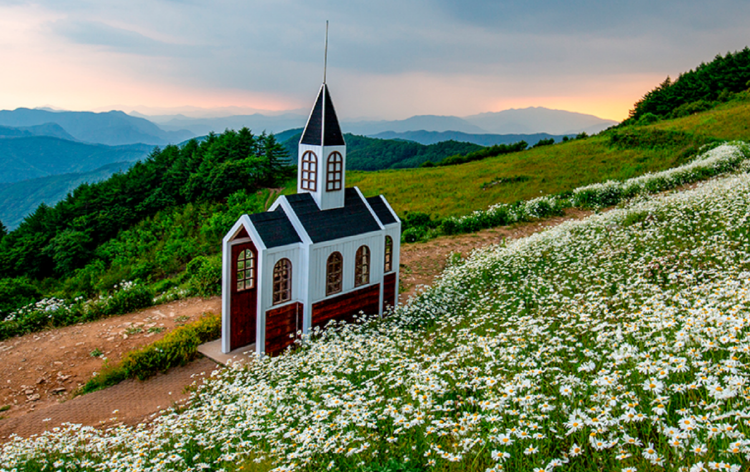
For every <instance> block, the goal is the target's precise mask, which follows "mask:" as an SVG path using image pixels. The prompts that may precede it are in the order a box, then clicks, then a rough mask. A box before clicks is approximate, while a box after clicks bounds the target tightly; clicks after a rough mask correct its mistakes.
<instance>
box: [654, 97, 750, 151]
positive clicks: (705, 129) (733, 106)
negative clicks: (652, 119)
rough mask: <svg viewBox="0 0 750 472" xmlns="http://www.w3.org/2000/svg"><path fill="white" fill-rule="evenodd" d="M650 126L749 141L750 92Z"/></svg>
mask: <svg viewBox="0 0 750 472" xmlns="http://www.w3.org/2000/svg"><path fill="white" fill-rule="evenodd" d="M652 127H653V128H654V129H661V130H671V131H677V130H679V131H684V132H687V133H692V134H695V135H698V136H711V137H715V138H719V139H742V140H745V141H750V93H748V92H744V93H741V94H738V95H737V96H735V97H734V99H732V100H730V101H728V102H726V103H722V104H720V105H717V106H716V107H715V108H713V109H711V110H707V111H704V112H701V113H696V114H693V115H690V116H686V117H683V118H678V119H675V120H665V121H660V122H657V123H654V124H653V125H652Z"/></svg>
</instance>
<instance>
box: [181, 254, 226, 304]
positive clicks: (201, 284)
mask: <svg viewBox="0 0 750 472" xmlns="http://www.w3.org/2000/svg"><path fill="white" fill-rule="evenodd" d="M186 272H187V273H188V274H189V275H190V288H191V289H192V290H193V291H194V292H195V293H196V294H198V295H200V296H201V297H210V296H213V295H219V294H221V256H220V255H219V256H215V257H210V258H209V257H203V256H200V257H196V258H195V259H193V260H192V261H190V263H189V264H188V266H187V268H186Z"/></svg>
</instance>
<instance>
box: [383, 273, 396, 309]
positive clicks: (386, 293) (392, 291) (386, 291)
mask: <svg viewBox="0 0 750 472" xmlns="http://www.w3.org/2000/svg"><path fill="white" fill-rule="evenodd" d="M397 295H398V291H397V290H396V273H395V272H393V273H390V274H385V277H383V313H385V312H386V311H387V310H388V308H390V307H393V306H396V296H397Z"/></svg>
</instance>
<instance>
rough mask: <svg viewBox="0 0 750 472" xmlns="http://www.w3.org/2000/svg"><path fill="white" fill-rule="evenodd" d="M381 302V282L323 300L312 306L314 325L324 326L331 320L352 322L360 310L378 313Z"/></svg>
mask: <svg viewBox="0 0 750 472" xmlns="http://www.w3.org/2000/svg"><path fill="white" fill-rule="evenodd" d="M379 303H380V284H375V285H371V286H369V287H365V288H362V289H359V290H355V291H354V292H349V293H345V294H343V295H339V296H338V297H334V298H329V299H327V300H322V301H320V302H318V303H316V304H314V305H313V306H312V326H313V327H315V326H320V327H321V328H322V327H323V326H325V325H326V324H327V323H328V322H329V321H331V320H338V321H342V320H344V321H348V322H351V321H352V320H353V319H354V315H355V314H357V313H359V312H360V311H363V312H365V314H368V315H372V314H375V313H378V304H379Z"/></svg>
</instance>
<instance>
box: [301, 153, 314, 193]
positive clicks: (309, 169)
mask: <svg viewBox="0 0 750 472" xmlns="http://www.w3.org/2000/svg"><path fill="white" fill-rule="evenodd" d="M301 177H302V178H301V179H300V180H301V185H300V186H301V188H302V190H309V191H310V192H315V191H317V189H318V156H316V155H315V153H314V152H312V151H307V152H305V153H304V154H302V176H301Z"/></svg>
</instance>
